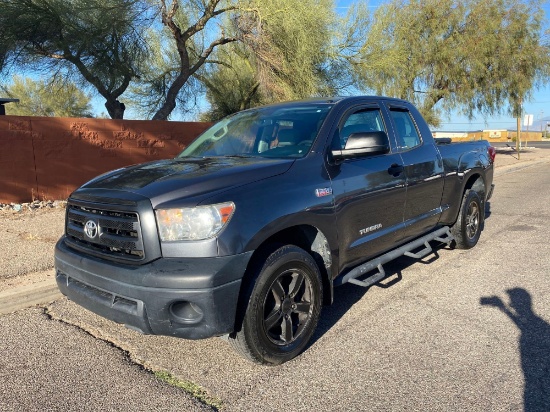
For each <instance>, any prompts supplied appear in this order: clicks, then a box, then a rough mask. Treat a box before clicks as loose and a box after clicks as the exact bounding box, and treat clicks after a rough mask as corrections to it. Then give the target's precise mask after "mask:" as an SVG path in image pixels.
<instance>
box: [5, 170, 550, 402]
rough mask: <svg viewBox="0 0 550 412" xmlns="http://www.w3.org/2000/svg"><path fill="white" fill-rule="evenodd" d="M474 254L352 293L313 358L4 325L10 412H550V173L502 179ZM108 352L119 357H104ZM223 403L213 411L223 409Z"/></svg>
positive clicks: (58, 311) (23, 318) (66, 325)
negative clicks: (202, 399)
mask: <svg viewBox="0 0 550 412" xmlns="http://www.w3.org/2000/svg"><path fill="white" fill-rule="evenodd" d="M495 183H496V190H495V193H494V196H493V199H492V200H491V202H490V208H489V210H488V217H487V220H486V223H485V230H484V232H483V233H482V236H481V239H480V242H479V244H478V245H477V246H476V247H475V248H474V249H472V250H469V251H459V250H447V249H440V250H439V251H438V253H437V255H436V256H434V257H433V258H432V259H431V260H430V261H429V263H422V262H417V261H414V260H413V259H409V258H402V259H400V260H398V261H396V262H393V263H391V264H390V265H388V266H387V267H386V272H387V273H389V274H391V276H390V277H389V278H387V279H386V280H384V281H383V282H382V283H381V284H380V285H379V286H374V287H372V288H370V289H368V290H365V289H362V288H360V287H358V286H353V285H345V286H342V287H340V288H338V289H337V290H336V293H335V295H336V296H335V304H334V305H333V306H331V307H327V308H324V310H323V313H322V319H321V322H320V326H319V329H318V331H317V334H316V335H315V338H314V341H313V343H312V344H311V346H310V347H309V348H308V349H307V350H306V352H305V353H303V354H302V355H301V356H300V357H298V358H296V359H294V360H293V361H291V362H288V363H286V364H284V365H282V366H279V367H261V366H256V365H252V364H250V363H248V362H246V361H245V360H243V359H241V358H240V357H238V356H237V355H236V354H234V353H233V352H232V351H231V349H230V347H229V345H228V344H227V342H225V341H223V340H222V339H208V340H204V341H185V340H179V339H175V338H168V337H158V336H141V335H139V334H137V333H135V332H133V331H130V330H127V329H125V328H123V327H121V326H119V325H115V324H113V323H112V322H110V321H107V320H104V319H102V318H99V317H97V316H95V315H93V314H91V313H89V312H87V311H85V310H84V309H81V308H80V307H78V306H76V305H74V304H73V303H71V302H69V301H67V300H65V299H61V300H58V301H56V302H54V303H52V304H50V305H46V306H45V307H44V308H43V309H26V310H21V311H18V312H16V313H13V314H10V315H4V316H2V317H0V336H2V338H1V339H0V353H2V355H3V356H2V358H1V359H0V410H44V409H57V410H76V409H88V410H99V409H108V410H172V409H176V408H178V409H180V410H181V409H183V410H190V409H193V408H199V407H203V406H204V405H203V404H201V403H199V402H198V401H197V400H196V398H194V397H193V396H192V395H190V394H187V393H185V392H183V391H182V390H179V389H176V388H173V387H171V386H169V385H167V384H165V383H163V382H161V381H159V380H158V379H156V378H155V377H154V376H153V375H152V374H151V373H150V372H149V370H160V371H168V372H170V373H171V374H172V375H173V376H176V377H177V378H178V379H180V380H181V381H182V382H186V383H193V384H194V385H197V386H196V387H199V388H202V389H203V390H204V391H205V392H206V393H207V394H208V396H209V397H210V400H209V401H207V403H208V402H209V403H214V404H216V405H218V404H219V402H222V403H223V406H222V407H223V409H224V410H229V411H241V410H242V411H250V410H268V411H271V410H273V411H275V410H304V411H305V410H307V411H309V410H314V409H316V410H319V411H332V410H375V411H386V410H392V411H395V410H403V411H405V410H406V411H425V410H432V411H434V410H435V411H443V410H445V411H449V410H457V411H458V410H460V411H462V410H468V411H487V410H491V411H521V410H526V411H549V410H550V356H549V354H550V300H549V299H548V296H550V276H549V274H550V258H549V253H550V246H549V242H548V239H549V234H550V233H549V232H550V228H549V225H548V221H549V219H550V207H549V206H548V205H549V204H550V163H549V162H545V163H537V164H536V165H531V167H525V166H523V167H522V168H518V169H513V168H509V169H505V170H504V169H503V170H497V173H496V176H495ZM106 342H109V343H106ZM212 400H213V401H212Z"/></svg>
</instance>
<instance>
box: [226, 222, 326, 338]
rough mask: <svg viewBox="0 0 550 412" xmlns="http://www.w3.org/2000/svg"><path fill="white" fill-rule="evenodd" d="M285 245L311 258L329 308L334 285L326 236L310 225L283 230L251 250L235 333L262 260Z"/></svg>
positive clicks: (238, 305) (242, 284)
mask: <svg viewBox="0 0 550 412" xmlns="http://www.w3.org/2000/svg"><path fill="white" fill-rule="evenodd" d="M284 245H294V246H297V247H299V248H301V249H304V250H305V251H306V252H307V253H309V254H310V255H311V257H312V258H313V260H314V261H315V263H316V264H317V267H318V268H319V272H320V273H321V280H322V285H323V303H324V304H325V305H330V304H331V303H332V299H333V283H332V277H331V276H330V271H331V266H332V255H331V251H330V246H329V242H328V239H327V237H326V236H325V234H324V233H323V232H322V231H321V230H320V229H318V228H317V227H315V226H312V225H306V224H304V225H296V226H291V227H288V228H285V229H283V230H280V231H279V232H276V233H274V234H272V235H271V236H269V237H268V238H266V239H265V240H264V241H263V242H262V243H261V244H260V245H259V246H258V247H257V248H256V250H255V251H254V253H253V254H252V256H251V258H250V261H249V262H248V266H247V268H246V271H245V274H244V276H243V279H242V282H241V289H240V291H239V300H238V304H237V315H236V318H235V330H237V328H239V326H240V325H241V323H242V320H243V316H244V312H245V310H246V306H247V305H248V299H249V298H250V294H251V292H252V288H253V287H254V278H255V276H256V274H257V273H258V272H259V270H260V269H261V267H262V266H263V264H264V262H265V260H266V259H267V258H268V257H269V255H271V253H273V252H274V251H275V250H277V249H278V248H280V247H281V246H284Z"/></svg>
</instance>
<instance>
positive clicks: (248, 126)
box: [178, 104, 333, 158]
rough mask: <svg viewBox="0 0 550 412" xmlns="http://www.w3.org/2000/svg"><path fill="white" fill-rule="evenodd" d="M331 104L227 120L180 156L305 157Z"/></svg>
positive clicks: (252, 113)
mask: <svg viewBox="0 0 550 412" xmlns="http://www.w3.org/2000/svg"><path fill="white" fill-rule="evenodd" d="M332 106H333V105H332V104H301V105H300V104H296V105H295V106H284V107H282V106H275V107H262V108H258V109H252V110H247V111H244V112H240V113H237V114H234V115H232V116H229V117H226V118H225V119H223V120H221V121H219V122H218V123H216V124H215V125H214V126H212V127H211V128H209V129H208V130H207V131H205V132H204V133H203V134H202V135H200V136H199V137H198V138H197V139H196V140H195V141H193V143H191V144H190V145H189V146H188V147H187V148H186V149H185V150H184V151H183V152H181V153H180V154H179V156H178V157H180V158H182V157H216V156H260V157H277V158H298V157H303V156H305V155H306V154H307V153H308V152H309V149H310V147H311V145H312V144H313V141H314V140H315V138H316V137H317V133H318V132H319V129H320V128H321V125H322V124H323V121H324V120H325V117H326V116H327V114H328V112H329V111H330V109H331V108H332Z"/></svg>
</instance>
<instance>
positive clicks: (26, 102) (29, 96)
mask: <svg viewBox="0 0 550 412" xmlns="http://www.w3.org/2000/svg"><path fill="white" fill-rule="evenodd" d="M2 90H3V92H4V93H5V94H6V95H7V96H9V97H11V98H15V99H19V103H10V104H8V105H6V114H8V115H17V116H50V117H53V116H57V117H91V116H92V114H91V105H90V96H89V95H87V94H86V93H84V92H83V91H82V90H80V89H79V88H78V87H77V85H75V84H74V83H71V82H66V81H63V80H61V79H59V78H54V79H52V80H51V81H45V80H33V79H30V78H22V77H20V76H14V78H13V80H12V83H11V84H10V85H8V86H4V87H2Z"/></svg>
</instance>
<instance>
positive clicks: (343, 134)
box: [332, 108, 386, 149]
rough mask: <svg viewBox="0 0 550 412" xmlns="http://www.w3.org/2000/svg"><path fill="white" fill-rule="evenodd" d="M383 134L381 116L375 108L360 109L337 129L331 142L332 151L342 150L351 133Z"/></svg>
mask: <svg viewBox="0 0 550 412" xmlns="http://www.w3.org/2000/svg"><path fill="white" fill-rule="evenodd" d="M378 131H382V132H385V131H386V130H385V128H384V123H383V122H382V115H381V113H380V110H379V109H377V108H369V109H360V110H357V111H356V112H352V113H351V114H350V115H349V116H348V117H347V119H346V120H345V121H344V123H343V124H342V125H341V126H340V127H339V129H338V131H337V136H334V140H333V142H332V148H333V149H344V148H345V147H346V142H347V141H348V138H349V136H350V135H351V134H352V133H364V132H378Z"/></svg>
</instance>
